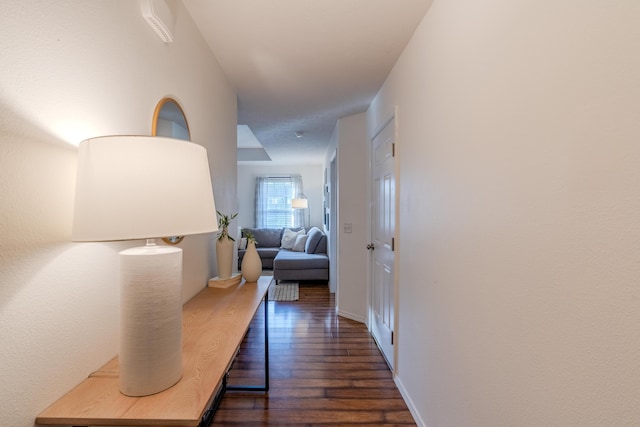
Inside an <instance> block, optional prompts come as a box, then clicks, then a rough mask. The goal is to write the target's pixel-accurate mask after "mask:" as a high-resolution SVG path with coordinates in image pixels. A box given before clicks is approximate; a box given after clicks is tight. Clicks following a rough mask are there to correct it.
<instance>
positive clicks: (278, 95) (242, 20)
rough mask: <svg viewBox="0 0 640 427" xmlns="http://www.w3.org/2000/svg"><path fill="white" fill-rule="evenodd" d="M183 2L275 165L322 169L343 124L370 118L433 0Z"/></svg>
mask: <svg viewBox="0 0 640 427" xmlns="http://www.w3.org/2000/svg"><path fill="white" fill-rule="evenodd" d="M183 2H184V4H185V6H186V8H187V10H188V11H189V13H190V14H191V16H192V17H193V20H194V21H195V23H196V25H197V26H198V28H199V29H200V31H201V33H202V35H203V36H204V38H205V40H206V41H207V43H208V44H209V46H210V48H211V50H212V52H213V53H214V55H215V56H216V58H217V59H218V62H219V63H220V65H221V67H222V68H223V70H224V71H225V73H226V74H227V76H228V77H229V79H230V80H231V82H232V84H233V85H234V86H235V88H236V90H237V93H238V124H239V125H246V126H248V128H249V129H250V130H251V131H253V134H254V135H255V137H256V139H257V141H259V144H261V145H262V146H263V147H264V149H265V150H266V153H267V154H268V156H269V157H270V158H271V161H270V162H269V163H271V164H273V163H278V164H293V163H295V164H321V163H323V162H324V159H325V156H326V154H327V147H328V145H329V141H330V139H331V136H332V134H333V129H334V127H335V124H336V121H337V119H339V118H340V117H344V116H348V115H351V114H355V113H360V112H363V111H366V109H367V107H368V106H369V104H370V102H371V101H372V99H373V97H374V96H375V94H376V93H377V91H378V90H379V89H380V87H381V86H382V84H383V82H384V80H385V78H386V77H387V75H388V74H389V72H390V71H391V68H392V67H393V65H394V64H395V62H396V60H397V59H398V57H399V55H400V53H401V52H402V50H403V49H404V47H405V46H406V44H407V42H408V41H409V39H410V38H411V36H412V35H413V32H414V31H415V29H416V27H417V25H418V24H419V22H420V21H421V20H422V18H423V17H424V15H425V13H426V12H427V10H428V8H429V6H430V5H431V2H432V0H269V1H267V0H183ZM297 131H302V132H304V135H303V136H302V137H301V138H300V137H297V136H296V132H297ZM242 133H243V134H246V129H245V130H243V131H242ZM249 133H250V132H249ZM240 144H243V142H242V141H241V142H240ZM250 144H251V145H250V146H247V147H246V148H251V149H254V150H255V149H256V146H255V144H256V142H255V141H253V142H252V143H250ZM241 147H243V146H242V145H241ZM258 147H259V146H258ZM243 148H244V147H243ZM239 151H240V150H239ZM263 161H264V160H263Z"/></svg>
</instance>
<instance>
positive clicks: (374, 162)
mask: <svg viewBox="0 0 640 427" xmlns="http://www.w3.org/2000/svg"><path fill="white" fill-rule="evenodd" d="M394 143H395V119H391V121H389V122H388V123H387V124H386V125H385V126H384V127H383V128H382V130H381V131H380V132H379V133H378V134H377V135H376V136H375V137H374V138H373V139H372V140H371V189H372V200H371V243H370V244H369V245H368V249H369V251H370V254H371V281H370V286H371V294H370V295H371V302H370V306H369V319H370V325H371V333H372V335H373V337H374V338H375V340H376V341H377V343H378V346H379V347H380V350H381V351H382V353H383V354H384V356H385V358H386V359H387V362H388V363H389V366H390V367H391V369H393V368H394V351H393V349H394V336H393V328H394V316H395V312H394V308H395V274H394V264H395V262H394V261H395V260H394V258H395V257H394V237H395V222H396V219H395V192H396V180H395V160H394Z"/></svg>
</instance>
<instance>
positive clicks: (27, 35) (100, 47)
mask: <svg viewBox="0 0 640 427" xmlns="http://www.w3.org/2000/svg"><path fill="white" fill-rule="evenodd" d="M171 6H172V8H173V10H174V12H175V16H176V26H175V42H174V43H173V44H170V45H165V44H164V43H162V42H161V41H160V40H159V39H158V38H157V36H156V35H155V33H154V32H153V31H152V30H151V28H150V27H149V26H148V25H147V24H146V23H145V22H144V20H143V18H142V17H141V15H140V11H139V2H137V1H122V0H121V1H91V2H86V1H79V0H78V1H56V2H49V1H5V2H3V3H2V5H1V6H0V35H1V37H0V52H1V57H2V61H1V64H0V235H1V236H2V242H1V243H0V271H2V275H0V348H2V355H3V356H2V381H0V413H1V414H2V422H1V424H2V425H7V426H17V427H20V426H24V427H26V426H32V425H33V421H34V418H35V416H36V415H37V414H38V413H39V412H40V411H41V410H43V409H44V408H45V407H46V406H47V405H49V404H50V403H52V402H53V401H54V400H55V399H57V398H58V397H59V396H61V395H62V394H63V393H64V392H66V391H67V390H69V389H70V388H71V387H72V386H74V385H75V384H76V383H78V382H79V381H80V380H82V379H83V378H86V377H87V375H88V374H89V373H90V372H92V371H93V370H95V369H97V368H98V367H100V366H101V364H103V363H104V362H106V361H107V360H109V359H110V358H111V357H113V356H114V355H115V354H116V353H117V346H118V344H117V341H118V331H117V327H118V305H119V304H118V286H117V280H118V276H117V271H118V270H117V268H118V262H117V253H118V251H119V250H121V249H124V248H127V247H132V246H136V245H138V244H140V242H120V243H77V244H76V243H70V235H71V222H72V211H73V193H74V185H75V166H76V148H75V146H74V145H77V144H78V143H79V142H80V141H81V140H82V139H85V138H87V137H94V136H100V135H108V134H150V132H151V119H152V115H153V111H154V107H155V105H156V103H157V102H158V101H159V100H160V99H161V98H162V97H164V96H168V95H169V96H173V97H175V98H176V99H177V100H178V101H179V102H180V103H181V105H182V107H183V109H184V110H185V113H186V115H187V118H188V121H189V126H190V129H191V133H192V139H193V140H194V141H197V142H198V143H200V144H202V145H204V146H205V147H206V148H207V149H208V150H209V157H210V163H211V169H212V176H213V179H214V192H215V196H216V203H217V205H218V206H219V207H220V208H221V209H229V210H231V209H235V207H236V206H237V201H236V143H235V138H236V136H235V135H236V94H235V91H234V90H233V89H232V87H231V86H230V85H229V83H228V82H227V79H226V78H225V76H224V75H223V73H222V72H221V70H220V68H219V66H218V65H217V62H216V61H215V59H214V57H213V55H212V54H211V53H210V51H209V50H208V48H207V47H206V46H205V44H204V41H203V40H202V38H201V37H200V35H199V33H197V31H196V30H195V27H194V26H193V24H192V21H191V18H190V17H189V15H188V14H187V12H186V11H185V9H184V8H183V7H182V4H181V3H180V2H172V3H171ZM114 172H115V171H114ZM159 173H161V171H159ZM168 208H170V205H169V206H168ZM213 237H214V235H203V236H190V237H187V239H185V242H184V243H183V244H181V246H182V248H183V249H184V270H185V273H184V299H185V300H186V299H188V298H190V297H191V296H192V295H193V294H194V293H196V292H197V291H198V290H199V289H201V288H202V287H204V286H205V285H206V280H207V278H209V277H211V276H212V275H213V274H214V271H213V268H215V263H212V264H211V263H210V259H213V258H212V257H213V255H212V254H210V250H209V248H210V246H211V242H210V240H212V239H213Z"/></svg>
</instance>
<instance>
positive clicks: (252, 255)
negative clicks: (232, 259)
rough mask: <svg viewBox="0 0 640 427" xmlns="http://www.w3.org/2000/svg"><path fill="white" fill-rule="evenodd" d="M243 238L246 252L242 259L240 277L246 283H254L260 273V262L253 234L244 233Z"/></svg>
mask: <svg viewBox="0 0 640 427" xmlns="http://www.w3.org/2000/svg"><path fill="white" fill-rule="evenodd" d="M245 236H246V238H247V252H245V254H244V257H243V258H242V268H241V271H242V277H244V280H246V281H247V282H255V281H257V280H258V278H259V277H260V274H261V273H262V261H261V260H260V255H258V251H257V250H256V239H255V238H254V237H253V234H251V233H250V232H246V231H245Z"/></svg>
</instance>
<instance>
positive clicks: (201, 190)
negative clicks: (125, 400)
mask: <svg viewBox="0 0 640 427" xmlns="http://www.w3.org/2000/svg"><path fill="white" fill-rule="evenodd" d="M158 171H161V172H160V173H159V172H158ZM210 177H211V175H210V171H209V162H208V159H207V152H206V150H205V149H204V148H203V147H202V146H200V145H198V144H185V143H184V141H179V140H176V139H172V138H161V137H150V136H109V137H101V138H93V139H88V140H86V141H83V142H82V143H81V144H80V147H79V148H78V173H77V179H76V195H75V211H74V219H73V231H72V240H73V241H76V242H87V241H112V240H133V239H147V245H146V246H143V247H137V248H132V249H126V250H123V251H121V252H120V287H121V288H120V305H121V307H120V353H119V359H120V361H119V369H120V374H119V388H120V391H121V392H122V393H123V394H126V395H129V396H146V395H149V394H154V393H158V392H160V391H162V390H165V389H167V388H169V387H171V386H172V385H174V384H175V383H176V382H178V381H179V380H180V378H181V377H182V249H180V248H178V247H175V246H156V244H155V238H159V237H161V236H183V235H189V234H199V233H210V232H214V231H216V230H217V224H216V221H215V211H216V210H215V203H214V200H213V189H212V185H211V178H210ZM168 200H170V201H171V203H170V204H167V201H168Z"/></svg>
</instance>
